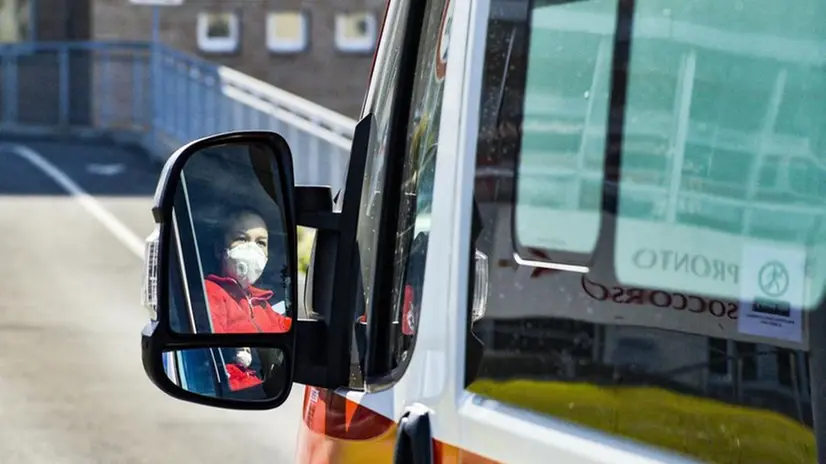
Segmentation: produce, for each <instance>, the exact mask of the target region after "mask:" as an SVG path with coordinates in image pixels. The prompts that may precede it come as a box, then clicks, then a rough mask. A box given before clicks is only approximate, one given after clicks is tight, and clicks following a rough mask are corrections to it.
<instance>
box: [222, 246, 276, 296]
mask: <svg viewBox="0 0 826 464" xmlns="http://www.w3.org/2000/svg"><path fill="white" fill-rule="evenodd" d="M224 265H225V268H226V271H227V273H228V274H229V276H230V277H232V278H233V279H235V280H237V281H238V283H239V284H240V285H241V286H242V287H244V288H246V287H249V286H250V285H252V284H254V283H255V281H257V280H258V278H259V277H261V274H262V273H263V272H264V266H266V265H267V256H266V255H265V254H264V250H262V249H261V247H259V246H258V245H256V244H254V243H251V242H246V243H242V244H241V245H236V246H235V247H233V248H231V249H229V250H227V251H226V254H225V256H224Z"/></svg>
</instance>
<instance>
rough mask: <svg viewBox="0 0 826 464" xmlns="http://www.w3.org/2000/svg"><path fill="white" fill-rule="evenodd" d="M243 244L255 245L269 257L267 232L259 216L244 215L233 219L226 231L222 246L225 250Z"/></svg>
mask: <svg viewBox="0 0 826 464" xmlns="http://www.w3.org/2000/svg"><path fill="white" fill-rule="evenodd" d="M245 242H251V243H255V244H256V245H258V246H259V247H261V250H262V251H263V252H264V256H269V247H268V245H269V232H267V225H266V224H265V223H264V220H263V219H262V218H261V216H258V215H257V214H252V213H244V214H241V215H238V216H236V217H235V219H234V220H233V221H232V223H231V224H230V225H229V228H228V229H227V234H226V236H225V237H224V245H225V247H226V249H227V250H229V249H231V248H233V247H235V246H238V245H241V244H243V243H245Z"/></svg>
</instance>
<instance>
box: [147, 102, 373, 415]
mask: <svg viewBox="0 0 826 464" xmlns="http://www.w3.org/2000/svg"><path fill="white" fill-rule="evenodd" d="M372 125H373V117H372V115H368V116H366V117H365V118H364V119H362V120H361V121H360V122H359V123H358V124H357V126H356V128H355V132H354V136H353V150H352V152H351V155H350V160H349V166H348V171H347V178H346V182H345V189H344V193H343V198H342V207H341V210H340V211H333V202H334V199H333V196H332V191H331V189H330V187H328V186H295V185H294V170H293V161H292V154H291V152H290V148H289V146H288V144H287V143H286V141H285V140H284V138H283V137H281V136H280V135H279V134H277V133H274V132H269V131H235V132H228V133H222V134H217V135H212V136H208V137H204V138H201V139H198V140H195V141H193V142H190V143H188V144H186V145H184V146H183V147H181V148H180V149H178V150H177V151H176V152H175V153H174V154H173V155H172V156H171V157H170V158H169V159H168V160H167V162H166V164H165V165H164V167H163V170H162V172H161V176H160V179H159V181H158V186H157V188H156V191H155V197H154V206H153V208H152V213H153V217H154V219H155V223H156V226H155V230H154V231H153V232H152V234H150V236H149V237H148V238H147V241H146V251H145V253H146V254H145V259H146V263H145V266H146V267H145V271H144V272H145V274H144V283H143V301H144V305H145V306H146V307H147V309H148V310H149V314H150V322H149V323H148V324H147V325H146V326H145V327H144V329H143V331H142V340H141V350H142V359H143V365H144V370H145V372H146V374H147V376H148V377H149V379H150V380H151V381H152V382H153V383H154V384H155V385H156V386H157V387H158V388H160V389H161V390H162V391H164V392H165V393H167V394H168V395H170V396H172V397H174V398H177V399H180V400H183V401H188V402H193V403H199V404H203V405H208V406H213V407H221V408H229V409H247V410H261V409H272V408H275V407H278V406H279V405H280V404H282V403H283V402H284V401H285V400H286V399H287V397H288V396H289V392H290V390H291V388H290V386H291V383H293V382H297V383H301V384H305V385H309V386H316V387H320V388H329V389H336V388H339V387H348V386H349V383H350V371H351V362H350V354H351V342H352V333H353V324H354V320H355V314H354V311H353V305H354V304H355V302H356V301H357V299H358V298H359V296H358V295H359V291H358V289H359V287H358V282H354V281H353V280H354V278H353V277H352V276H353V275H356V274H359V275H360V273H359V272H357V271H354V270H356V269H358V265H359V263H358V259H359V258H358V247H357V245H356V225H357V221H358V213H359V206H360V199H361V189H362V185H361V184H362V181H363V177H364V170H365V165H366V157H367V146H368V141H369V134H370V129H371V127H372ZM244 146H246V147H248V148H249V147H251V146H255V147H256V150H252V149H250V150H249V151H256V152H257V154H256V155H255V157H256V159H257V163H258V164H259V166H258V167H261V166H260V165H261V164H262V162H263V161H262V160H264V159H266V160H267V161H268V162H269V163H270V164H271V166H272V168H273V169H271V171H272V172H270V174H268V175H266V176H261V175H256V180H255V182H258V183H260V184H261V185H262V186H263V187H264V190H265V191H267V192H268V194H269V197H270V198H271V199H272V200H273V204H278V206H279V207H280V208H281V213H282V214H281V217H282V219H283V228H282V229H283V230H282V229H279V231H281V232H283V236H284V241H285V243H286V247H285V249H286V253H285V255H286V258H285V268H286V270H287V272H286V274H287V275H286V280H288V281H289V284H287V287H288V288H289V290H288V295H285V301H286V302H287V303H286V307H288V308H289V314H287V317H290V318H291V321H292V323H291V325H289V328H288V329H287V330H286V331H280V332H279V331H269V332H267V333H248V332H247V333H238V332H237V331H236V332H232V331H230V332H229V333H227V332H221V333H215V331H214V330H210V327H211V326H209V325H207V329H206V330H204V327H203V326H204V324H201V325H200V326H199V325H198V324H197V321H194V322H193V323H192V324H191V325H192V330H191V331H186V330H180V328H181V327H180V325H181V318H180V317H179V318H178V321H177V322H176V323H177V324H178V327H177V329H179V330H177V331H176V330H173V328H175V327H173V324H172V316H173V309H176V310H178V311H179V312H180V309H181V308H180V307H185V308H186V309H190V310H191V311H190V312H192V310H195V309H198V310H201V311H202V312H204V313H205V314H210V313H209V312H205V311H206V307H207V306H209V307H210V308H211V307H212V304H207V300H208V299H209V298H207V297H205V296H204V293H208V292H199V291H187V289H191V287H192V283H197V285H198V286H200V285H201V283H202V282H203V278H204V275H203V273H200V272H199V271H201V270H202V268H201V262H200V258H198V256H201V255H203V253H201V252H200V251H199V250H201V249H202V248H203V247H202V246H200V247H199V245H198V244H195V245H194V246H193V245H190V246H189V248H190V250H189V254H188V255H186V253H185V251H186V250H185V249H186V248H187V244H186V243H183V242H182V241H181V240H180V231H182V230H185V229H186V228H185V227H180V228H179V227H178V226H179V224H186V221H182V220H180V218H179V213H178V212H177V210H176V208H175V207H174V206H175V202H176V198H177V197H181V195H182V194H180V193H178V190H179V186H180V185H182V184H185V182H183V181H182V178H183V177H185V176H184V174H183V170H184V166H185V165H186V163H187V162H188V161H189V160H190V159H191V158H192V157H193V156H194V155H195V154H198V153H204V152H206V151H210V150H213V151H214V149H217V148H221V147H229V148H230V149H231V150H230V151H233V150H234V151H238V148H239V147H244ZM241 152H242V153H243V150H242V151H241ZM231 156H241V155H231ZM231 156H230V157H231ZM250 157H251V159H252V158H253V155H252V154H250ZM253 164H255V162H253ZM265 164H266V163H265ZM265 170H266V169H265ZM259 171H260V169H259ZM209 172H210V173H211V175H212V177H213V180H214V181H215V182H219V183H220V182H222V181H225V180H226V178H227V177H228V176H230V174H229V173H227V172H224V171H223V170H221V169H211V170H209ZM257 172H258V171H257ZM273 173H274V174H273ZM255 182H252V183H253V184H254V183H255ZM264 184H268V185H264ZM341 193H342V192H338V193H337V194H336V197H335V198H338V197H339V195H340V194H341ZM183 196H184V197H186V195H185V194H184V195H183ZM264 205H265V207H270V208H271V207H272V205H271V204H270V203H266V202H265V203H264ZM189 206H190V202H189V201H187V202H186V208H184V209H191V208H189ZM266 222H267V221H265V223H266ZM298 226H303V227H309V228H313V229H315V230H316V234H315V242H314V244H313V250H312V261H311V262H312V265H311V266H310V271H309V273H308V276H307V280H306V286H305V293H306V302H305V306H306V308H307V311H308V312H309V314H310V317H309V318H306V319H298V318H297V315H298V312H297V308H298V304H297V302H298V300H297V290H296V287H297V285H293V284H292V283H297V281H298V280H297V269H298V263H297V237H296V234H297V227H298ZM268 227H269V226H268ZM197 229H198V227H197V226H192V227H191V230H192V231H196V230H197ZM173 231H177V232H178V233H177V235H176V234H173V233H172V232H173ZM191 233H192V236H193V237H196V238H197V235H198V234H197V232H191ZM173 237H174V239H173ZM194 241H195V242H197V240H194ZM182 250H183V251H184V252H182ZM199 253H201V254H200V255H199ZM185 255H186V256H185ZM193 256H194V257H195V259H187V258H192V257H193ZM196 262H197V264H196ZM193 269H194V271H193ZM181 281H183V283H182V282H181ZM173 285H175V288H176V289H178V290H179V291H178V292H177V293H175V292H173V291H172V288H173ZM195 288H196V290H197V288H198V287H197V286H196V287H195ZM181 289H183V290H181ZM199 295H200V296H199ZM199 298H200V300H199ZM196 300H199V301H196ZM199 303H200V304H199ZM210 317H213V316H210ZM207 319H209V317H208V318H207ZM190 322H192V321H190ZM240 347H252V348H258V349H268V350H276V351H278V352H280V353H282V355H283V356H282V358H283V362H282V364H281V365H280V378H281V379H282V380H281V381H283V382H284V383H285V388H283V389H279V388H277V386H271V387H270V388H268V389H266V390H267V391H268V392H270V393H268V394H267V395H269V396H265V397H264V398H263V399H261V398H260V397H259V398H256V399H255V400H250V399H249V398H246V399H245V398H238V397H237V396H236V395H225V394H215V393H213V394H204V393H203V392H202V391H193V390H192V389H191V388H190V389H187V388H183V387H182V386H180V385H179V384H176V383H175V378H174V375H170V374H169V371H168V368H167V367H166V365H165V362H166V364H167V365H168V364H169V363H168V361H169V360H170V359H172V358H173V357H174V356H172V355H171V354H169V353H170V352H180V351H182V350H185V351H186V352H193V353H202V354H205V353H208V352H212V353H216V352H218V351H220V350H226V349H238V348H240ZM268 352H272V351H268ZM175 356H177V354H176V355H175ZM194 358H197V356H194ZM202 358H203V356H202ZM216 358H217V356H216ZM186 362H188V361H186ZM186 362H185V363H183V364H181V366H183V367H184V368H188V367H189V366H188V364H186ZM213 367H216V366H213ZM217 368H224V369H225V370H224V372H228V371H227V370H226V367H225V366H224V365H222V366H217V367H216V369H217ZM218 371H219V374H220V371H221V369H218ZM218 377H221V376H220V375H219V376H218ZM220 380H221V379H218V380H216V382H220ZM210 391H213V392H214V391H218V390H216V389H212V390H210ZM272 392H277V394H276V393H272Z"/></svg>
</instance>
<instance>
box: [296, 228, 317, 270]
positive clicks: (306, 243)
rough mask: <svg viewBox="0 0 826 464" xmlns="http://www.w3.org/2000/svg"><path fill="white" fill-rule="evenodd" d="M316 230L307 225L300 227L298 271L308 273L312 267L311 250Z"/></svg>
mask: <svg viewBox="0 0 826 464" xmlns="http://www.w3.org/2000/svg"><path fill="white" fill-rule="evenodd" d="M314 239H315V231H314V230H313V229H307V228H305V227H299V228H298V272H300V273H302V274H306V273H307V269H308V268H309V267H310V252H311V251H312V249H313V240H314Z"/></svg>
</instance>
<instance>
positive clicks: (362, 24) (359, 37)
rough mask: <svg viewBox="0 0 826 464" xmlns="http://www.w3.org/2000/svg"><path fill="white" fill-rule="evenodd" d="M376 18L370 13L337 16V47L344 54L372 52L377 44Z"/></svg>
mask: <svg viewBox="0 0 826 464" xmlns="http://www.w3.org/2000/svg"><path fill="white" fill-rule="evenodd" d="M376 23H377V21H376V16H375V15H374V14H372V13H368V12H359V13H341V14H339V15H337V16H336V47H337V48H338V49H339V50H341V51H344V52H370V51H373V47H374V46H375V42H376V30H377V27H376Z"/></svg>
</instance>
